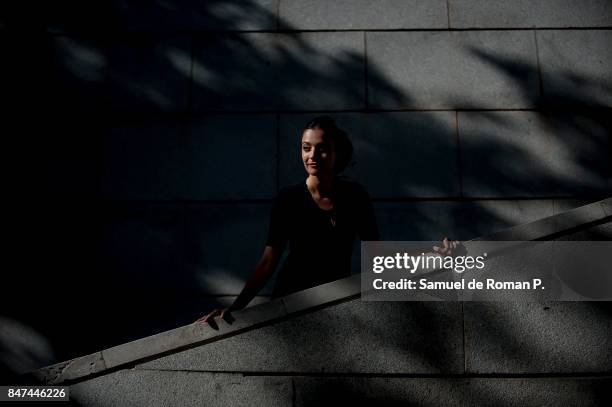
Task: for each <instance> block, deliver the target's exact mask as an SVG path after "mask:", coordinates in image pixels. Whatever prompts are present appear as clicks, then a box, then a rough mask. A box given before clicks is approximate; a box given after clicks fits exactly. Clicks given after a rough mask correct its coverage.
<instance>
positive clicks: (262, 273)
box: [229, 246, 278, 310]
mask: <svg viewBox="0 0 612 407" xmlns="http://www.w3.org/2000/svg"><path fill="white" fill-rule="evenodd" d="M277 260H278V254H277V251H276V249H273V248H272V247H270V246H266V249H265V250H264V254H263V255H262V257H261V259H260V260H259V262H258V263H257V265H256V266H255V269H254V270H253V272H252V273H251V276H250V277H249V279H248V281H247V282H246V284H245V285H244V288H243V289H242V291H241V292H240V294H239V295H238V297H237V298H236V300H234V303H233V304H232V305H230V306H229V310H239V309H242V308H244V307H246V306H247V305H248V304H249V302H251V300H252V299H253V298H255V296H256V295H257V294H258V293H259V292H260V291H261V290H262V288H263V287H264V286H265V285H266V283H267V282H268V280H269V279H270V276H271V275H272V273H273V272H274V268H275V267H276V261H277Z"/></svg>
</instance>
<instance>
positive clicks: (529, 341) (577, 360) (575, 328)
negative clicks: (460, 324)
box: [463, 302, 612, 374]
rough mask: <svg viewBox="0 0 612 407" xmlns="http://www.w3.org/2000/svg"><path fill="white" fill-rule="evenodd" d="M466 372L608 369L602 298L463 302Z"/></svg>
mask: <svg viewBox="0 0 612 407" xmlns="http://www.w3.org/2000/svg"><path fill="white" fill-rule="evenodd" d="M463 307H464V312H465V352H466V353H465V355H466V369H467V371H468V372H470V373H486V374H525V373H542V374H543V373H547V374H550V373H574V374H576V373H589V372H609V371H610V370H611V369H612V341H610V338H612V332H611V326H610V312H611V311H612V308H611V307H610V305H609V303H606V302H602V303H599V302H590V303H589V302H587V303H581V302H551V303H511V302H497V303H496V302H492V303H477V302H466V303H465V304H464V305H463Z"/></svg>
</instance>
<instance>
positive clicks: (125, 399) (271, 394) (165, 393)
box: [70, 370, 293, 407]
mask: <svg viewBox="0 0 612 407" xmlns="http://www.w3.org/2000/svg"><path fill="white" fill-rule="evenodd" d="M70 392H71V394H70V398H71V400H74V401H75V402H76V403H78V404H79V405H84V406H99V407H103V406H104V407H106V406H124V405H129V406H143V407H144V406H173V405H180V406H202V405H205V406H223V407H225V406H253V405H262V406H289V405H291V398H292V395H293V391H292V388H291V379H290V378H286V377H245V376H243V375H241V374H224V373H205V372H160V371H146V370H122V371H119V372H116V373H111V374H110V375H107V376H102V377H99V378H96V379H93V380H90V381H87V382H83V383H79V384H76V385H73V386H71V387H70Z"/></svg>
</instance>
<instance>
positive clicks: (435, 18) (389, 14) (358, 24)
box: [279, 0, 448, 30]
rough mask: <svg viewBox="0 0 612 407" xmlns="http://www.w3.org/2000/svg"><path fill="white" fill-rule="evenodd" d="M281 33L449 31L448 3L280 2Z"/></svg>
mask: <svg viewBox="0 0 612 407" xmlns="http://www.w3.org/2000/svg"><path fill="white" fill-rule="evenodd" d="M279 18H280V28H281V29H300V30H367V29H415V28H447V27H448V18H447V13H446V2H445V1H444V0H433V1H432V0H377V1H368V0H339V1H333V2H329V1H325V0H280V9H279Z"/></svg>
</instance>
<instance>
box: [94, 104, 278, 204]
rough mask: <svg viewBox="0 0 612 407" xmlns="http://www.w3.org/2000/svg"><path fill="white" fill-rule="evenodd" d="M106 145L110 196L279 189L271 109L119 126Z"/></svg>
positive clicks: (210, 196) (246, 195)
mask: <svg viewBox="0 0 612 407" xmlns="http://www.w3.org/2000/svg"><path fill="white" fill-rule="evenodd" d="M103 151H104V153H103V162H104V167H105V171H104V178H103V179H104V187H105V188H104V189H105V196H106V197H107V198H108V199H162V200H163V199H170V200H186V199H192V200H193V199H195V200H219V199H271V198H272V197H274V196H275V195H276V164H275V160H276V119H275V118H274V116H271V115H257V116H246V117H243V118H242V119H241V120H236V119H235V118H234V117H231V116H209V117H206V118H204V119H195V120H180V121H179V120H176V121H174V120H173V121H166V122H157V123H149V124H147V125H138V124H135V125H130V126H123V127H117V128H113V129H111V130H110V131H109V133H108V135H107V137H105V139H104V150H103ZM237 163H240V165H237Z"/></svg>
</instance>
